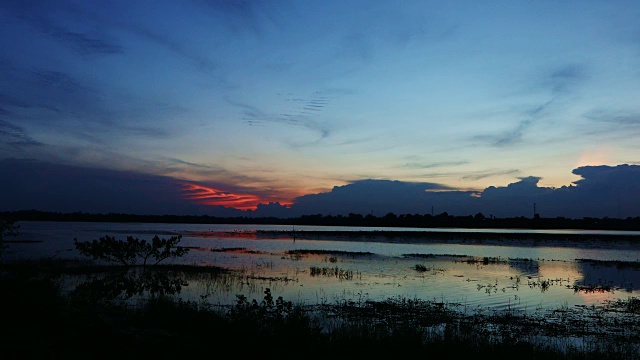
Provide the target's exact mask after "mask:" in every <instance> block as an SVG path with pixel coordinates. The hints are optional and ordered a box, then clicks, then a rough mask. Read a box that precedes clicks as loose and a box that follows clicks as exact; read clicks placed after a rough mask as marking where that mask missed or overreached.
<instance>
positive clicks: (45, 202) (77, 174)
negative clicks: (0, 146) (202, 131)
mask: <svg viewBox="0 0 640 360" xmlns="http://www.w3.org/2000/svg"><path fill="white" fill-rule="evenodd" d="M0 172H1V173H2V174H3V176H2V177H0V197H1V198H2V199H3V201H2V202H1V203H0V207H1V208H2V209H0V210H4V211H6V210H30V209H35V210H41V211H54V212H90V213H127V214H150V215H164V214H176V215H216V216H238V215H240V214H242V212H240V211H239V210H235V209H228V208H224V207H222V206H211V205H202V204H198V203H197V202H193V201H188V200H186V199H185V198H184V187H183V182H181V181H180V180H178V179H175V178H171V177H166V176H156V175H146V174H141V173H136V172H131V171H115V170H105V169H98V168H86V167H78V166H67V165H58V164H52V163H46V162H42V161H36V160H18V159H3V160H0Z"/></svg>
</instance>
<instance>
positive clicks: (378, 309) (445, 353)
mask: <svg viewBox="0 0 640 360" xmlns="http://www.w3.org/2000/svg"><path fill="white" fill-rule="evenodd" d="M159 233H160V234H165V235H170V236H177V235H176V234H174V233H172V232H169V231H167V232H165V233H161V232H159ZM147 235H148V236H153V234H151V233H149V234H147ZM31 239H34V238H31ZM133 239H135V238H133ZM234 239H235V238H234ZM176 240H178V238H176ZM183 241H185V240H183ZM250 241H253V242H236V241H235V240H233V241H232V240H225V241H221V242H219V243H217V242H216V243H213V246H212V243H210V242H208V241H207V242H203V243H201V244H200V243H197V242H195V241H194V240H193V238H188V237H187V239H186V243H184V244H183V243H179V244H178V243H177V242H174V243H173V244H172V246H171V250H169V252H165V254H173V256H170V257H165V258H164V259H163V261H162V262H157V263H156V261H152V262H149V263H148V264H146V266H144V265H145V262H144V261H136V262H133V263H132V262H126V263H123V262H119V261H105V258H101V257H97V258H94V256H93V255H92V256H85V255H87V254H90V253H86V254H85V255H82V254H81V253H79V255H81V256H80V257H79V258H72V257H67V258H65V257H62V256H50V257H45V258H39V259H12V260H11V261H3V262H2V265H1V269H0V273H1V278H0V281H1V284H0V285H1V286H2V288H3V296H4V297H5V298H6V299H7V300H8V304H9V307H8V309H12V314H13V315H15V316H12V317H8V318H7V319H8V321H7V328H9V329H12V332H11V334H10V335H9V336H5V337H3V338H2V344H1V346H2V348H3V349H6V353H7V354H8V356H7V357H6V358H32V357H47V358H51V357H54V358H75V357H84V358H86V357H91V358H134V357H137V358H139V357H140V356H145V357H155V358H175V357H181V358H185V357H190V358H193V357H196V356H206V355H211V351H218V352H219V351H221V350H220V349H222V348H225V349H226V348H232V349H239V350H236V351H240V352H241V354H242V355H251V356H261V357H264V356H271V355H273V356H278V357H284V358H292V357H300V356H301V354H303V353H304V354H305V355H304V356H305V357H310V358H326V357H328V356H336V354H341V355H344V356H349V355H352V356H376V357H379V356H381V355H386V354H389V355H397V354H398V353H404V352H415V351H420V352H421V353H425V354H427V353H428V354H430V355H433V356H438V357H441V358H460V357H462V356H478V355H479V354H483V356H487V355H488V356H491V357H493V358H513V357H517V358H523V359H534V358H541V357H544V358H550V359H591V358H592V359H596V358H614V359H638V358H640V349H639V344H640V310H639V309H640V298H639V297H638V296H636V294H637V292H636V290H635V288H636V285H635V284H633V283H632V280H633V278H632V277H629V278H626V279H620V280H621V281H620V282H612V281H610V280H603V279H602V278H597V279H596V278H594V277H590V276H587V275H584V276H582V275H581V277H576V274H573V273H566V272H565V270H566V269H572V266H575V265H574V264H573V262H571V263H570V262H567V261H564V260H561V261H555V260H543V259H531V258H525V257H515V256H514V257H503V256H472V255H463V254H461V253H453V252H443V253H440V254H438V253H432V252H406V253H403V254H400V255H399V256H397V257H386V256H381V255H379V254H378V253H376V252H375V251H361V250H355V251H351V250H345V248H343V247H341V248H339V249H338V248H336V249H332V248H330V247H325V248H306V247H305V245H310V244H312V243H310V242H304V241H300V240H299V241H298V242H297V243H296V244H297V246H296V248H294V249H291V248H289V249H286V250H284V251H278V250H276V249H273V248H259V247H258V245H259V244H260V243H258V242H255V240H250ZM135 243H136V242H135V241H134V242H132V244H133V245H135V246H132V248H136V249H138V248H146V249H147V251H143V252H141V253H139V254H151V253H153V252H150V251H149V249H150V248H149V247H148V246H149V245H150V244H153V242H151V243H149V242H146V243H145V244H147V247H140V246H139V245H140V244H139V243H138V244H137V245H136V244H135ZM140 243H141V241H140ZM161 243H162V242H161V241H160V242H157V244H158V245H159V244H161ZM326 243H327V244H329V245H338V243H334V242H326ZM221 244H222V245H223V246H220V245H221ZM11 245H16V243H13V244H11ZM25 246H26V245H25ZM367 247H369V248H371V249H374V247H371V246H370V243H368V244H367ZM100 248H102V249H105V248H104V247H97V248H96V249H100ZM107 248H109V247H107ZM157 248H158V250H159V251H160V249H161V248H163V247H162V246H158V247H157ZM178 249H188V250H190V251H181V252H171V251H175V250H178ZM165 250H167V249H165ZM161 252H162V251H160V253H161ZM9 253H10V254H12V253H11V252H9ZM160 253H159V254H160ZM56 254H58V253H56ZM67 254H70V252H67ZM201 256H207V257H211V256H213V258H211V259H214V260H213V261H210V262H209V263H206V264H204V263H195V262H194V259H200V258H201ZM148 258H149V259H151V258H153V256H150V257H148ZM137 259H142V258H140V257H138V258H137ZM176 259H182V260H183V261H173V260H176ZM106 260H113V259H106ZM225 261H227V262H226V263H225ZM165 262H166V263H165ZM190 262H191V263H190ZM216 262H218V263H216ZM154 263H156V264H155V265H153V264H154ZM575 263H578V264H579V266H588V267H595V268H597V269H600V270H602V271H603V274H606V273H607V272H608V271H613V269H615V270H616V271H627V272H631V273H632V274H634V272H635V271H637V267H636V266H635V265H634V261H610V260H607V261H604V260H601V261H598V260H596V261H589V260H588V259H580V260H579V261H578V260H576V261H575ZM228 264H234V266H227V265H228ZM238 264H240V265H238ZM282 264H286V266H283V265H282ZM548 269H551V270H553V271H549V270H548ZM372 271H373V275H372ZM398 274H399V275H398ZM584 274H588V272H584ZM627 274H629V273H627ZM609 279H611V278H609ZM623 280H624V281H623ZM438 284H444V285H442V286H447V287H459V288H460V289H462V290H461V291H464V292H465V293H466V294H468V295H469V296H468V297H466V298H457V299H456V298H452V297H445V296H441V297H440V296H436V295H435V294H437V292H433V291H427V290H425V289H431V288H433V287H434V286H435V287H437V286H439V285H438ZM376 288H381V289H383V291H381V292H380V293H375V294H374V290H375V289H376ZM330 289H333V290H335V291H334V292H332V293H330ZM340 289H342V292H339V291H340ZM394 289H400V290H401V292H398V291H397V290H394ZM309 290H311V291H309ZM313 291H315V292H316V297H315V298H311V297H309V296H306V295H304V294H307V293H310V292H313ZM472 293H475V294H476V295H474V296H475V298H473V297H472V296H471V295H472ZM535 293H538V294H543V295H541V296H551V297H553V296H558V294H576V295H577V296H580V297H582V296H584V297H586V298H592V297H594V296H601V297H600V299H602V301H597V302H592V303H591V304H589V305H586V304H572V303H568V302H565V303H564V304H562V303H561V304H560V305H551V306H549V304H542V303H540V304H535V303H532V302H529V303H528V304H527V301H526V299H525V298H526V297H527V296H530V294H535ZM548 294H552V295H548ZM612 295H615V296H612ZM541 298H542V297H541ZM477 299H481V301H480V302H478V300H477ZM505 299H506V300H505ZM486 301H493V303H492V304H494V306H486V305H484V304H485V302H486ZM505 301H506V304H507V305H500V306H495V305H497V304H499V303H500V304H504V302H505ZM554 304H555V303H554ZM212 346H213V347H215V349H216V350H212ZM309 349H313V351H312V354H309ZM238 354H240V353H238ZM3 358H5V357H3Z"/></svg>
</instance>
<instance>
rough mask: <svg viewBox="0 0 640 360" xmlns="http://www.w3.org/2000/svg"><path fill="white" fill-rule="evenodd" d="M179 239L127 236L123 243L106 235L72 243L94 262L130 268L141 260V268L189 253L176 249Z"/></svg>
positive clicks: (75, 240)
mask: <svg viewBox="0 0 640 360" xmlns="http://www.w3.org/2000/svg"><path fill="white" fill-rule="evenodd" d="M181 239H182V236H181V235H179V236H172V237H170V238H169V239H160V238H159V237H158V235H156V236H154V237H153V239H151V242H147V241H146V240H140V239H138V238H134V237H133V236H127V240H126V241H123V240H118V239H116V238H115V237H114V236H109V235H106V236H103V237H101V238H100V239H99V240H93V241H82V242H80V241H78V239H75V238H74V239H73V243H74V244H75V246H76V249H78V251H80V254H82V255H85V256H90V257H92V258H93V259H94V260H98V259H100V260H105V261H109V262H116V263H120V264H122V265H125V266H132V265H135V264H136V262H137V260H138V259H142V266H147V261H148V260H150V259H152V260H153V261H154V262H153V263H152V264H151V265H157V264H158V263H159V262H161V261H163V260H165V259H167V258H175V257H181V256H183V255H185V254H186V253H187V252H189V249H188V248H183V247H177V245H178V243H179V242H180V240H181Z"/></svg>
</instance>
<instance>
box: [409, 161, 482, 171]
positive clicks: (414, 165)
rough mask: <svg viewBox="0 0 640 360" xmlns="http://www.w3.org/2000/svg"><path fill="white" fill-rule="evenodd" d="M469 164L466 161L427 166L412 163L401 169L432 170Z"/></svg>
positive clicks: (436, 163)
mask: <svg viewBox="0 0 640 360" xmlns="http://www.w3.org/2000/svg"><path fill="white" fill-rule="evenodd" d="M468 163H469V162H468V161H466V160H462V161H442V162H435V163H426V164H423V163H418V162H410V163H406V164H403V165H402V166H401V167H403V168H408V169H432V168H439V167H447V166H458V165H465V164H468Z"/></svg>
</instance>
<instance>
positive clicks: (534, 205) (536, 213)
mask: <svg viewBox="0 0 640 360" xmlns="http://www.w3.org/2000/svg"><path fill="white" fill-rule="evenodd" d="M537 217H538V210H537V209H536V203H533V218H534V219H535V218H537Z"/></svg>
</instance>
